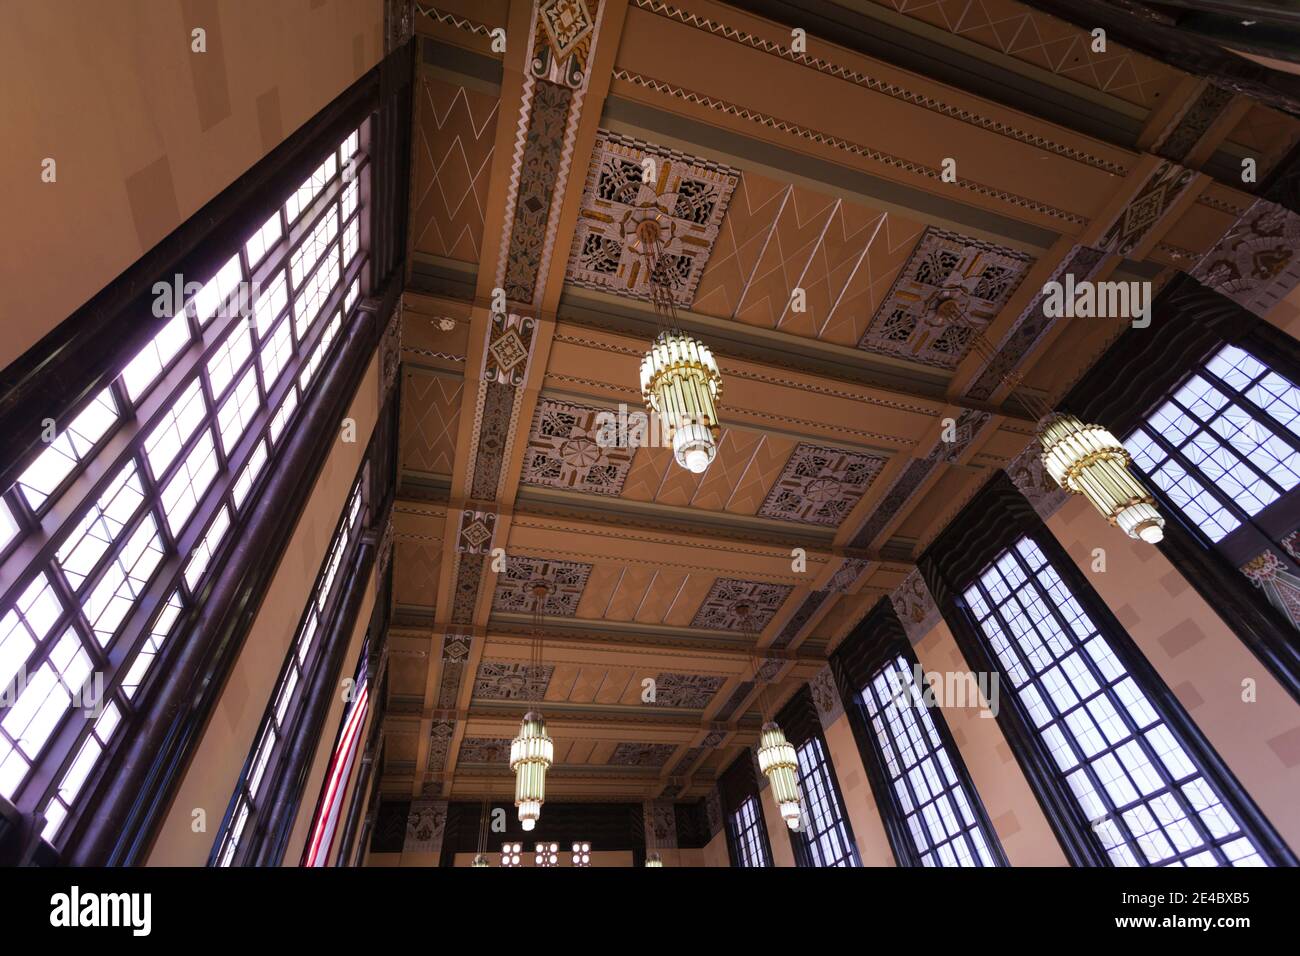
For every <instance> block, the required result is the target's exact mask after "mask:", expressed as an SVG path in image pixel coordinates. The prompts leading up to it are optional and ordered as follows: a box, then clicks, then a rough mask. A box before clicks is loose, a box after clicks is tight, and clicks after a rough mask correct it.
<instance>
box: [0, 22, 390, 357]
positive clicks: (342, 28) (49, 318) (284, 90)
mask: <svg viewBox="0 0 1300 956" xmlns="http://www.w3.org/2000/svg"><path fill="white" fill-rule="evenodd" d="M110 7H111V9H110ZM3 20H4V26H3V28H2V29H0V90H3V91H4V95H3V97H0V129H3V130H4V148H3V149H0V183H4V184H5V190H4V193H3V208H4V214H5V219H6V223H7V224H8V228H5V229H3V230H0V318H2V319H3V321H4V329H5V334H4V335H3V336H0V368H3V367H4V366H6V365H8V364H9V363H10V362H12V361H13V360H14V359H15V358H17V357H18V356H19V355H21V354H22V353H23V352H24V351H26V350H27V349H28V348H30V347H31V346H32V345H34V344H35V343H36V342H37V341H38V340H39V339H40V338H41V337H42V336H43V335H45V334H46V333H47V332H49V331H50V330H51V329H53V328H54V327H55V326H56V325H58V324H59V323H60V322H62V321H63V320H64V319H65V318H67V317H68V316H69V315H70V314H72V312H74V311H75V310H76V309H77V308H79V307H80V306H81V305H82V304H84V303H85V302H86V301H87V300H88V299H90V298H91V297H92V296H93V295H94V294H95V293H97V292H98V291H99V290H100V289H102V288H103V287H104V286H106V285H107V284H108V283H109V282H110V281H112V280H113V279H114V278H115V277H116V276H117V275H119V274H120V273H121V272H122V271H123V270H124V269H126V268H127V267H128V266H130V265H131V263H133V262H135V261H136V260H137V259H138V258H140V256H141V255H142V254H143V253H145V252H146V251H148V250H149V249H150V248H152V247H153V246H154V245H155V244H156V243H157V242H158V241H159V240H160V239H162V238H163V237H164V236H166V235H167V234H168V233H169V232H171V231H172V230H173V229H175V228H176V227H177V226H178V225H180V224H181V223H182V222H184V221H185V220H186V219H188V218H189V217H190V216H191V215H193V214H194V213H195V212H196V211H197V210H198V209H199V208H200V207H202V206H203V205H204V203H206V202H208V201H209V200H210V199H212V198H213V197H214V196H216V195H217V194H218V193H219V192H221V190H223V189H224V188H226V187H227V186H228V185H230V184H231V183H232V182H234V180H235V179H236V178H237V177H238V176H240V175H241V174H242V173H243V172H244V171H245V170H247V169H248V168H249V167H251V166H253V165H254V164H255V163H256V162H257V161H258V160H259V159H261V158H262V157H263V156H265V155H266V154H267V153H268V152H270V150H271V149H273V148H274V147H275V146H277V145H278V144H279V143H280V142H282V141H283V140H284V139H285V138H286V137H287V136H288V135H289V134H291V133H292V132H294V130H296V129H297V128H298V127H299V126H301V125H302V124H303V123H305V122H306V121H307V120H308V119H310V118H311V117H312V116H314V115H315V114H316V113H318V112H319V111H320V110H321V109H322V108H323V107H324V106H326V105H327V104H328V103H329V102H330V101H331V100H333V99H334V98H335V97H336V96H338V94H339V93H341V92H342V91H343V90H345V89H346V88H347V87H348V86H349V85H351V83H352V82H353V81H354V80H356V79H357V78H358V77H360V76H361V75H362V74H363V73H365V72H366V71H367V70H369V69H370V68H371V67H372V66H374V65H375V64H376V63H377V62H379V59H380V57H381V55H382V42H383V41H382V24H383V4H382V0H273V2H268V0H221V2H217V0H180V2H172V3H160V2H158V0H113V3H112V4H111V5H99V4H87V3H86V2H84V0H41V2H30V0H29V2H22V0H17V2H13V3H7V4H5V5H4V13H3ZM194 27H203V28H204V29H206V30H207V52H206V53H194V52H191V39H190V34H191V30H192V29H193V28H194ZM46 158H50V159H53V160H54V161H55V162H56V164H57V167H56V172H57V181H55V182H53V183H46V182H42V180H41V173H42V161H43V160H45V159H46Z"/></svg>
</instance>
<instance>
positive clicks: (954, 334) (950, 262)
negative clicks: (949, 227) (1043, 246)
mask: <svg viewBox="0 0 1300 956" xmlns="http://www.w3.org/2000/svg"><path fill="white" fill-rule="evenodd" d="M1032 263H1033V259H1031V258H1030V257H1029V256H1027V255H1025V254H1024V253H1023V252H1018V251H1017V250H1015V249H1010V248H1008V247H1006V246H999V245H995V244H994V243H991V242H984V241H983V240H980V239H972V238H970V237H969V236H962V235H959V234H957V233H955V232H947V231H945V230H943V229H935V228H934V227H929V228H927V229H926V230H925V232H924V233H922V234H921V238H920V239H919V240H918V241H917V244H916V248H915V249H914V250H913V251H912V255H911V257H909V258H908V260H907V263H906V265H904V266H903V268H902V270H901V271H900V272H899V274H898V277H897V278H896V279H895V280H894V285H893V287H892V288H891V289H890V290H889V295H887V296H886V297H885V300H884V301H883V302H882V303H881V304H880V307H879V308H878V309H877V310H876V314H875V316H873V317H872V320H871V325H870V326H868V327H867V331H866V332H865V333H864V334H863V336H862V340H861V341H860V342H859V343H858V348H861V349H866V350H867V351H872V352H885V353H889V354H893V355H898V356H900V357H902V358H907V359H911V360H912V361H916V362H923V363H925V364H926V365H936V366H939V367H942V368H955V367H956V366H957V364H958V363H959V362H960V361H961V360H962V358H963V357H964V356H965V355H966V353H967V352H968V351H969V350H970V347H971V344H972V341H971V340H972V337H973V336H972V332H971V329H970V328H968V327H965V326H964V325H954V324H953V323H951V322H950V321H948V320H947V319H946V318H944V317H942V316H940V315H939V313H938V312H937V306H938V305H939V303H940V302H941V301H943V300H945V299H955V300H956V301H957V303H958V305H959V306H960V307H961V310H962V312H963V313H964V314H965V315H966V316H968V317H969V319H970V324H971V325H973V326H974V327H975V328H976V329H978V330H980V331H983V330H984V329H985V328H986V327H987V326H988V324H989V323H990V322H992V321H993V319H994V318H995V317H996V316H997V314H998V312H999V311H1000V310H1001V309H1002V307H1003V306H1004V305H1006V304H1007V301H1008V300H1009V299H1010V298H1011V296H1012V294H1013V293H1014V292H1015V291H1016V288H1017V286H1019V285H1020V282H1021V280H1022V279H1024V277H1025V274H1026V273H1027V272H1028V271H1029V267H1030V265H1031V264H1032Z"/></svg>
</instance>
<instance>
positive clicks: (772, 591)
mask: <svg viewBox="0 0 1300 956" xmlns="http://www.w3.org/2000/svg"><path fill="white" fill-rule="evenodd" d="M793 590H794V586H793V585H790V584H768V583H766V582H762V581H741V580H738V579H736V578H718V579H717V580H716V581H714V582H713V587H711V588H710V589H709V593H708V594H707V595H705V598H704V601H703V603H702V604H701V605H700V609H699V610H698V611H696V612H695V618H694V619H693V620H692V621H691V627H703V628H708V629H710V630H716V631H748V632H752V633H757V632H759V631H761V630H762V629H763V628H765V627H766V626H767V625H768V622H769V621H771V620H772V618H773V617H774V616H775V615H776V612H777V611H779V610H780V609H781V605H782V604H784V603H785V599H786V598H787V597H789V596H790V592H791V591H793ZM742 605H743V606H745V607H747V608H748V613H747V614H743V615H742V614H741V613H740V612H739V610H738V609H739V608H740V607H741V606H742Z"/></svg>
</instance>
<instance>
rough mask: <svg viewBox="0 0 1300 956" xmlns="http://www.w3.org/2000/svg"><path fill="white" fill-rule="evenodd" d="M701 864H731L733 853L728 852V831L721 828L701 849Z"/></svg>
mask: <svg viewBox="0 0 1300 956" xmlns="http://www.w3.org/2000/svg"><path fill="white" fill-rule="evenodd" d="M699 865H700V866H731V855H730V854H729V853H727V831H726V830H725V829H724V830H719V831H718V832H717V833H715V834H714V835H713V839H712V840H710V841H709V842H708V843H706V844H705V845H704V849H703V850H701V851H700V864H699Z"/></svg>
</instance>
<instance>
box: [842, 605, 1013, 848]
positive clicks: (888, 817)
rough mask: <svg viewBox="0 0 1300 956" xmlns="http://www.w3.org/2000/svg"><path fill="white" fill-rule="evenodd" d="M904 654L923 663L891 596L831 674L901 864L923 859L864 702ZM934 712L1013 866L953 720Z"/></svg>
mask: <svg viewBox="0 0 1300 956" xmlns="http://www.w3.org/2000/svg"><path fill="white" fill-rule="evenodd" d="M899 654H901V655H903V656H904V657H905V658H907V660H908V661H909V662H910V663H911V664H912V665H913V666H915V665H916V664H917V658H916V652H915V651H913V650H912V644H911V642H910V641H909V640H908V639H907V632H906V631H905V630H904V629H903V622H902V621H900V620H899V619H898V613H897V612H896V611H895V610H894V605H893V602H892V601H890V600H889V598H887V597H885V598H881V599H880V600H879V601H877V602H876V604H875V605H874V606H873V607H872V608H871V610H870V611H868V612H867V614H866V616H865V617H863V619H862V620H861V621H859V622H858V625H857V627H855V628H854V629H853V631H852V633H850V634H849V636H848V637H846V638H845V639H844V640H843V641H842V642H841V643H840V646H839V647H837V648H836V649H835V653H834V654H832V655H831V660H830V666H831V675H832V676H833V677H834V678H835V686H836V688H837V689H838V690H839V692H840V702H841V703H842V704H843V706H844V713H845V715H846V716H847V717H848V719H849V727H850V728H851V729H852V731H853V740H854V742H855V743H857V745H858V755H859V756H860V757H861V758H862V766H863V768H864V769H865V770H866V772H867V779H868V781H869V782H870V783H871V792H872V795H873V796H874V797H875V800H876V807H877V809H878V811H879V812H880V820H881V823H883V824H884V827H885V834H886V836H888V837H889V846H890V848H891V849H892V850H893V851H894V859H895V860H896V861H897V863H898V865H899V866H922V865H923V864H922V862H921V858H920V856H919V855H918V854H917V852H916V846H915V844H914V842H913V840H912V836H911V833H910V832H909V831H908V828H907V822H906V820H905V818H904V814H903V808H902V805H901V804H900V803H899V802H898V798H897V797H896V796H895V795H894V790H893V788H892V787H891V786H890V783H889V779H888V777H887V776H886V774H885V758H884V754H883V753H881V750H880V744H879V742H878V741H877V740H876V736H875V734H874V733H873V732H872V730H871V725H870V722H869V720H868V717H867V709H866V705H865V704H864V703H863V701H862V689H863V688H864V687H866V686H867V684H868V683H869V682H870V681H871V679H872V678H873V677H875V676H876V674H877V672H878V671H879V670H880V668H881V667H882V666H883V665H884V664H885V663H886V662H887V661H890V660H892V659H893V658H894V657H896V656H897V655H899ZM930 716H931V718H932V719H933V720H934V726H935V729H936V730H938V732H939V739H940V741H941V742H942V743H943V746H944V749H945V750H946V751H947V752H948V759H949V760H950V761H951V762H952V767H953V770H954V771H955V772H956V774H957V779H958V780H959V781H961V784H962V786H963V787H965V788H966V795H967V797H968V798H969V800H970V802H971V810H972V812H973V813H974V814H975V817H976V819H977V820H978V821H979V824H980V826H981V828H982V829H983V831H984V837H985V840H986V842H987V843H988V848H989V853H991V854H992V856H993V858H994V859H995V860H996V861H997V863H998V865H999V866H1009V865H1010V864H1009V862H1008V860H1007V856H1006V853H1005V851H1004V850H1003V849H1002V844H1001V842H1000V841H999V839H998V834H997V830H995V829H994V828H993V824H992V822H991V821H990V820H989V816H988V813H987V811H985V809H984V803H983V801H982V800H981V799H980V795H979V791H978V790H977V789H976V788H975V783H974V781H973V780H971V777H970V771H969V770H967V768H966V762H965V761H964V760H963V759H962V754H961V748H960V747H958V746H957V743H956V741H954V740H953V738H952V733H951V731H950V730H949V729H948V723H947V721H945V720H944V719H943V713H942V712H941V711H940V710H939V709H938V708H933V707H932V708H930Z"/></svg>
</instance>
